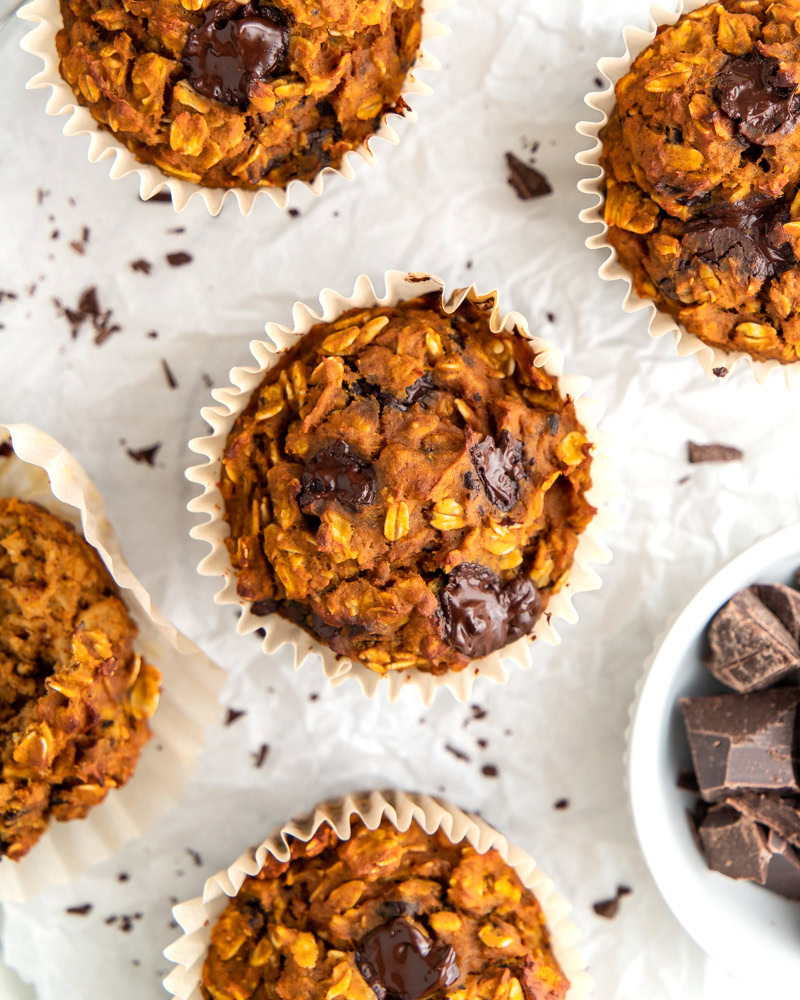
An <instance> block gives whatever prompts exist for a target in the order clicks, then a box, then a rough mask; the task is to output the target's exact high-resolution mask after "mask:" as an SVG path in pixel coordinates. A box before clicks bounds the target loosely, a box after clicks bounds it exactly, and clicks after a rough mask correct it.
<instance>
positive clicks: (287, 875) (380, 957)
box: [202, 821, 570, 1000]
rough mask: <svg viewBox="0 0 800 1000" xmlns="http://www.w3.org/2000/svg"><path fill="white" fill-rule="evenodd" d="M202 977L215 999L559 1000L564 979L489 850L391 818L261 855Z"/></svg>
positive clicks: (539, 922) (525, 902) (524, 897)
mask: <svg viewBox="0 0 800 1000" xmlns="http://www.w3.org/2000/svg"><path fill="white" fill-rule="evenodd" d="M202 981H203V985H202V992H203V996H204V997H206V998H213V1000H229V998H233V997H237V998H239V1000H247V998H250V997H253V998H255V997H262V996H263V997H268V996H269V997H271V996H276V997H292V998H293V1000H300V998H302V1000H331V998H334V997H342V998H347V1000H375V998H376V997H377V998H379V1000H422V998H430V1000H445V998H453V1000H456V998H457V1000H564V998H565V997H566V995H567V992H568V990H569V986H570V984H569V981H568V980H567V979H566V977H565V976H564V973H563V972H562V971H561V969H560V968H559V965H558V962H557V961H556V959H555V957H554V956H553V953H552V950H551V948H550V942H549V939H548V933H547V928H546V926H545V923H544V917H543V914H542V911H541V908H540V906H539V904H538V902H537V900H536V898H535V897H534V895H533V894H532V893H531V892H530V891H529V890H527V889H526V888H525V887H524V886H523V885H522V883H521V881H520V879H519V877H518V876H517V874H516V872H514V871H513V869H511V868H510V867H509V866H508V865H507V864H506V863H505V862H504V861H503V860H502V858H501V857H500V855H499V854H498V853H497V851H494V850H491V851H488V852H487V853H486V854H477V853H476V852H475V850H474V849H473V848H472V847H470V846H469V845H468V844H465V843H461V844H455V845H454V844H452V843H451V842H450V841H449V840H448V839H447V838H446V837H445V836H444V834H443V833H441V832H437V833H436V834H433V835H428V834H426V833H425V832H424V831H423V830H422V829H421V827H419V826H418V825H417V824H416V823H414V824H412V825H411V827H410V828H409V830H408V831H407V832H406V833H400V832H398V831H397V830H395V828H394V827H393V826H391V825H390V824H389V823H388V822H386V821H384V822H383V823H382V824H381V826H379V827H378V829H376V830H369V829H367V828H366V827H365V826H364V825H363V823H361V822H360V821H359V822H358V823H357V824H355V825H354V827H353V833H352V836H351V838H350V839H349V840H345V841H340V840H339V839H338V838H337V836H336V835H335V833H333V831H332V830H331V828H330V827H328V826H323V827H321V828H320V830H319V831H318V832H317V833H316V834H315V835H314V837H313V838H312V839H311V840H310V841H309V842H308V843H304V842H302V841H299V840H292V841H291V861H286V862H280V861H278V860H277V859H275V858H274V857H272V856H269V857H268V859H267V862H266V864H265V866H264V868H263V869H262V870H261V871H260V872H259V874H258V875H256V876H254V877H252V878H247V879H246V880H245V882H244V884H243V885H242V888H241V889H240V890H239V893H238V895H236V896H235V897H234V898H233V899H232V900H231V902H230V903H229V904H228V905H227V907H226V908H225V909H224V910H223V911H222V913H221V915H220V917H219V920H218V921H217V923H216V925H215V926H214V928H213V929H212V932H211V946H210V949H209V952H208V956H207V958H206V961H205V965H204V967H203V980H202Z"/></svg>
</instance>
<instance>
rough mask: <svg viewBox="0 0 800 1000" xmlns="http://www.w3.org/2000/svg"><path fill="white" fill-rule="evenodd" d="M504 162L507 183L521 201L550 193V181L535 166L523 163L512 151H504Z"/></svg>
mask: <svg viewBox="0 0 800 1000" xmlns="http://www.w3.org/2000/svg"><path fill="white" fill-rule="evenodd" d="M506 163H507V164H508V183H509V184H510V185H511V187H512V188H514V190H515V191H516V193H517V196H518V197H519V198H521V199H522V201H529V200H530V199H531V198H541V197H542V196H543V195H546V194H551V193H552V191H553V189H552V187H551V186H550V182H549V181H548V180H547V178H546V177H545V176H544V174H543V173H540V172H539V171H538V170H537V169H536V168H535V167H531V166H529V165H528V164H527V163H523V161H522V160H520V158H519V157H518V156H515V155H514V154H513V153H506Z"/></svg>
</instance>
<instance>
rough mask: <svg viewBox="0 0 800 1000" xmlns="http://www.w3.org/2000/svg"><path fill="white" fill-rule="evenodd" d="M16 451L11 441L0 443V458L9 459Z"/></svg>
mask: <svg viewBox="0 0 800 1000" xmlns="http://www.w3.org/2000/svg"><path fill="white" fill-rule="evenodd" d="M13 454H14V451H13V449H12V447H11V442H10V441H0V458H8V457H9V456H10V455H13Z"/></svg>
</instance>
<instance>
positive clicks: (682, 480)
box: [678, 476, 692, 486]
mask: <svg viewBox="0 0 800 1000" xmlns="http://www.w3.org/2000/svg"><path fill="white" fill-rule="evenodd" d="M691 478H692V477H691V476H681V478H680V479H679V480H678V486H685V485H686V484H687V483H688V482H689V480H690V479H691Z"/></svg>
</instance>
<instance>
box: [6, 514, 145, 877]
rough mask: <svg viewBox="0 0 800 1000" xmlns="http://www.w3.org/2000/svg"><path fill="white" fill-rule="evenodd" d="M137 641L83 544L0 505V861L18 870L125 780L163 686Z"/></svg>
mask: <svg viewBox="0 0 800 1000" xmlns="http://www.w3.org/2000/svg"><path fill="white" fill-rule="evenodd" d="M137 632H138V628H137V626H136V624H135V622H134V621H133V620H132V618H131V617H130V615H129V614H128V610H127V608H126V607H125V605H124V604H123V603H122V600H121V599H120V596H119V592H118V590H117V588H116V586H115V584H114V582H113V580H112V579H111V576H110V575H109V573H108V570H107V569H106V568H105V566H104V565H103V563H102V561H101V559H100V557H99V556H98V554H97V552H96V551H95V550H94V549H93V548H92V547H91V546H90V545H89V544H88V543H87V542H86V541H85V539H83V538H82V537H81V536H80V535H78V534H77V533H76V532H75V531H74V530H73V529H72V527H71V526H70V525H69V524H67V523H66V522H65V521H62V520H61V519H60V518H58V517H56V516H55V515H54V514H50V513H49V512H48V511H46V510H45V509H44V508H42V507H39V506H38V505H37V504H33V503H27V502H24V501H22V500H18V499H15V498H13V497H12V498H10V499H0V856H6V857H9V858H11V859H13V860H14V861H18V860H19V859H20V858H21V857H23V855H25V854H26V853H27V852H28V851H29V850H30V849H31V847H33V845H34V844H35V843H36V841H37V840H39V838H40V837H41V836H42V834H43V833H44V832H45V831H46V829H47V827H48V825H49V824H50V822H51V821H52V820H61V821H64V820H72V819H81V818H83V817H84V816H86V814H87V812H88V811H89V810H90V809H91V808H92V806H95V805H97V804H99V803H100V802H102V801H103V799H104V798H105V797H106V795H107V793H108V792H109V790H111V789H114V788H116V787H119V786H121V785H124V784H125V783H126V782H127V781H128V780H129V779H130V778H131V777H132V776H133V773H134V770H135V768H136V765H137V763H138V760H139V756H140V754H141V751H142V748H143V747H144V745H145V743H146V742H147V740H148V739H149V738H150V727H149V725H148V722H147V720H148V718H149V717H150V716H151V715H152V714H153V712H154V711H155V709H156V706H157V705H158V698H159V688H160V681H161V675H160V672H159V671H158V670H157V669H156V668H155V667H154V666H152V665H150V664H148V663H146V662H144V661H143V660H142V657H141V656H140V655H139V654H138V653H136V652H135V650H134V646H133V643H134V640H135V638H136V634H137Z"/></svg>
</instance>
